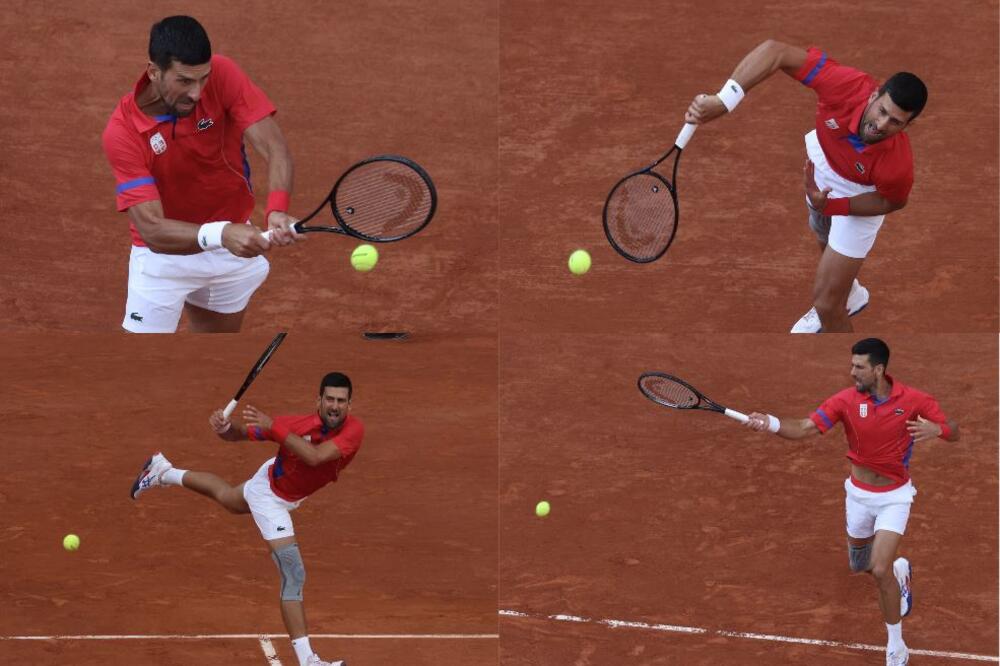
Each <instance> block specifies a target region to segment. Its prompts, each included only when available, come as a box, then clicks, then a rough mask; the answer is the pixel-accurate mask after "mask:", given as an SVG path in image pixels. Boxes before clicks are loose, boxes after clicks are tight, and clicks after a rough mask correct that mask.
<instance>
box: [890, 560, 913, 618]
mask: <svg viewBox="0 0 1000 666" xmlns="http://www.w3.org/2000/svg"><path fill="white" fill-rule="evenodd" d="M892 573H894V574H895V575H896V582H897V583H899V615H900V617H906V616H907V615H909V614H910V611H911V610H913V590H912V588H911V583H912V581H913V567H911V566H910V562H909V560H907V559H906V558H905V557H897V558H896V561H895V562H893V563H892Z"/></svg>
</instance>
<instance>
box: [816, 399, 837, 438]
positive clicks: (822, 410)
mask: <svg viewBox="0 0 1000 666" xmlns="http://www.w3.org/2000/svg"><path fill="white" fill-rule="evenodd" d="M842 414H843V401H842V400H841V399H840V395H839V394H838V395H833V396H830V397H829V398H827V399H826V401H825V402H824V403H823V404H822V405H820V406H819V407H818V408H816V411H815V412H813V413H812V414H810V415H809V420H811V421H812V422H813V423H815V424H816V427H817V428H819V431H820V433H822V434H826V433H827V431H828V430H830V429H831V428H832V427H833V426H835V425H837V422H838V421H840V419H841V417H842Z"/></svg>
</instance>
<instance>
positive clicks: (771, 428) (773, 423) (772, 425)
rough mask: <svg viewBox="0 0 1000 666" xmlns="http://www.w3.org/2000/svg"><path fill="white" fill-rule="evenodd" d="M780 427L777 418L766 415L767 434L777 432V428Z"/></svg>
mask: <svg viewBox="0 0 1000 666" xmlns="http://www.w3.org/2000/svg"><path fill="white" fill-rule="evenodd" d="M780 427H781V421H779V420H778V417H777V416H771V415H770V414H768V415H767V430H768V432H778V428H780Z"/></svg>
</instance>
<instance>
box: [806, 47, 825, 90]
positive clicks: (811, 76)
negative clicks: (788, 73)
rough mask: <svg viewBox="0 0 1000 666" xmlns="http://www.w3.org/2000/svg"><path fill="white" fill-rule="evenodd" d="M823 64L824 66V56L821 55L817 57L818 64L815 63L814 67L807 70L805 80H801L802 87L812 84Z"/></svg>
mask: <svg viewBox="0 0 1000 666" xmlns="http://www.w3.org/2000/svg"><path fill="white" fill-rule="evenodd" d="M825 64H826V54H825V53H823V54H821V55H820V56H819V62H817V63H816V65H815V66H814V67H813V68H812V69H811V70H809V73H808V74H806V78H804V79H802V85H806V86H807V85H809V84H810V83H812V80H813V79H815V78H816V75H817V74H819V70H821V69H823V65H825Z"/></svg>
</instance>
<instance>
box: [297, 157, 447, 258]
mask: <svg viewBox="0 0 1000 666" xmlns="http://www.w3.org/2000/svg"><path fill="white" fill-rule="evenodd" d="M328 202H329V204H330V210H331V212H332V213H333V216H334V218H335V219H336V220H337V223H338V224H339V225H340V227H341V229H343V231H344V232H345V233H347V234H348V235H349V236H353V237H355V238H360V239H362V240H365V241H368V242H371V243H390V242H392V241H398V240H403V239H404V238H409V237H410V236H412V235H414V234H416V233H418V232H419V231H421V230H422V229H423V228H424V227H426V226H427V225H428V224H429V223H430V221H431V219H432V218H433V217H434V212H435V211H436V210H437V190H436V189H435V187H434V181H432V180H431V177H430V176H429V175H428V174H427V172H426V171H425V170H424V169H423V167H421V166H420V165H419V164H417V163H416V162H414V161H413V160H411V159H408V158H406V157H402V156H400V155H377V156H375V157H370V158H368V159H365V160H362V161H360V162H358V163H357V164H355V165H354V166H352V167H351V168H350V169H348V170H347V171H345V172H344V173H343V175H341V176H340V178H339V179H338V180H337V182H336V184H335V185H334V186H333V190H332V191H331V192H330V196H329V197H328ZM301 230H302V231H310V230H315V231H322V230H324V228H322V227H317V228H310V227H304V228H302V229H301Z"/></svg>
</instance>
